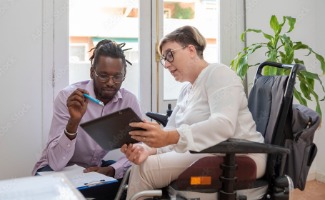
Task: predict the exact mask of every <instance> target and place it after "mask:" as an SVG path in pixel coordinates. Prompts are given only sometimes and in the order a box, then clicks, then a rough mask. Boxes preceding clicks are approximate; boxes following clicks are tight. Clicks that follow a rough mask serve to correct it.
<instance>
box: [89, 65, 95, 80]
mask: <svg viewBox="0 0 325 200" xmlns="http://www.w3.org/2000/svg"><path fill="white" fill-rule="evenodd" d="M94 70H95V68H94V67H90V78H91V79H93V80H94V79H95V73H94Z"/></svg>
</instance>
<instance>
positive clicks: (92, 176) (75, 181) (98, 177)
mask: <svg viewBox="0 0 325 200" xmlns="http://www.w3.org/2000/svg"><path fill="white" fill-rule="evenodd" d="M84 169H85V168H83V167H80V166H78V165H72V166H68V167H65V168H64V169H63V170H62V171H60V172H61V173H63V174H64V175H65V176H66V177H67V178H68V179H69V181H70V182H71V183H72V185H74V186H75V187H76V188H80V187H84V186H94V185H98V184H103V183H109V182H117V180H116V179H115V178H113V177H109V176H105V175H104V174H100V173H98V172H88V173H84V172H83V170H84ZM53 173H58V172H54V171H48V172H38V174H40V175H42V176H44V175H48V174H53Z"/></svg>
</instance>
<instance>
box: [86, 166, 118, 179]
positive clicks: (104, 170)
mask: <svg viewBox="0 0 325 200" xmlns="http://www.w3.org/2000/svg"><path fill="white" fill-rule="evenodd" d="M84 172H85V173H87V172H98V173H101V174H104V175H106V176H110V177H114V175H115V169H114V168H113V167H112V166H107V167H97V166H95V167H88V168H86V169H84Z"/></svg>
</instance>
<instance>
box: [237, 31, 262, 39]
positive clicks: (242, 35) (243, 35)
mask: <svg viewBox="0 0 325 200" xmlns="http://www.w3.org/2000/svg"><path fill="white" fill-rule="evenodd" d="M248 32H255V33H261V32H262V31H261V30H258V29H247V30H246V31H244V32H243V33H242V34H241V36H240V39H241V41H243V42H245V35H246V33H248Z"/></svg>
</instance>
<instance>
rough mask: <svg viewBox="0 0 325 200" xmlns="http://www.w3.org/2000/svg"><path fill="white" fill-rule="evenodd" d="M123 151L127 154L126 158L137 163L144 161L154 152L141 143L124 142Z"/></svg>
mask: <svg viewBox="0 0 325 200" xmlns="http://www.w3.org/2000/svg"><path fill="white" fill-rule="evenodd" d="M121 152H122V153H124V154H125V156H126V158H127V159H128V160H129V161H131V162H133V163H134V164H137V165H139V164H141V163H143V162H144V161H145V160H146V159H147V158H148V157H149V156H150V155H151V154H152V153H151V152H150V151H149V150H148V149H146V148H144V147H143V146H142V145H141V144H129V145H126V144H124V145H123V146H122V147H121Z"/></svg>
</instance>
